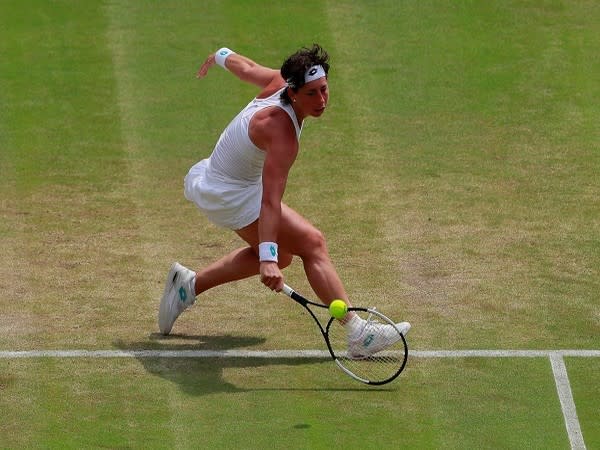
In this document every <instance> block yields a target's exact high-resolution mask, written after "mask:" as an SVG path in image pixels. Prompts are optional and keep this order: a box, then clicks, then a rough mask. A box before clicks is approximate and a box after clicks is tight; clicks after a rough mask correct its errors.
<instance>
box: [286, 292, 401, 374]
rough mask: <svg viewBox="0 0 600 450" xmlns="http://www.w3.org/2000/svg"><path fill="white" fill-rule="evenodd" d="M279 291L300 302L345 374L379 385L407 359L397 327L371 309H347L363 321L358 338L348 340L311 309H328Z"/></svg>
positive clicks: (335, 324)
mask: <svg viewBox="0 0 600 450" xmlns="http://www.w3.org/2000/svg"><path fill="white" fill-rule="evenodd" d="M282 292H283V293H284V294H285V295H287V296H288V297H290V298H291V299H292V300H295V301H296V302H297V303H300V304H301V305H302V306H304V308H306V310H307V311H308V312H309V314H310V315H311V316H312V318H313V319H314V320H315V322H316V323H317V325H318V326H319V330H320V331H321V334H322V335H323V338H324V339H325V343H326V344H327V349H328V350H329V353H330V355H331V358H332V359H333V360H334V361H335V363H336V364H337V365H338V367H339V368H340V369H342V370H343V371H344V372H345V373H346V374H347V375H349V376H350V377H352V378H354V379H355V380H358V381H360V382H363V383H366V384H370V385H382V384H386V383H389V382H390V381H392V380H394V379H395V378H396V377H397V376H398V375H400V373H401V372H402V370H404V367H405V366H406V361H407V359H408V345H407V344H406V339H405V338H404V335H403V334H402V333H401V330H400V329H399V328H398V326H397V325H396V324H395V323H394V322H393V321H392V320H391V319H390V318H388V317H387V316H385V315H384V314H382V313H380V312H379V311H376V310H375V309H374V308H358V307H357V308H355V307H350V308H348V312H349V313H350V312H352V313H354V314H356V315H357V316H359V317H360V318H362V319H364V322H362V324H361V327H360V328H359V330H358V331H360V333H359V334H358V336H356V337H354V336H353V338H352V339H350V338H349V337H348V333H347V331H346V329H345V327H344V326H342V325H341V324H340V323H339V322H338V320H336V319H334V318H333V317H331V316H329V321H328V322H327V323H326V325H325V326H323V325H322V323H321V321H320V320H319V319H318V318H317V315H316V314H315V312H314V311H313V310H312V309H311V307H318V308H325V309H328V306H327V305H323V304H321V303H315V302H312V301H310V300H308V299H306V298H304V297H303V296H302V295H300V294H299V293H297V292H296V291H294V290H293V289H292V288H291V287H289V286H288V285H286V284H284V285H283V290H282Z"/></svg>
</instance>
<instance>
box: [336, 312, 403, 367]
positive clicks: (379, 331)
mask: <svg viewBox="0 0 600 450" xmlns="http://www.w3.org/2000/svg"><path fill="white" fill-rule="evenodd" d="M396 328H398V330H400V333H402V335H403V336H406V334H407V333H408V330H410V323H408V322H400V323H397V324H396ZM399 340H400V336H399V335H398V332H397V331H396V330H395V329H394V328H393V327H392V326H391V325H389V324H382V323H379V322H374V321H365V324H364V327H363V329H362V331H361V332H360V334H359V335H358V336H356V337H349V338H348V357H349V358H356V359H359V358H368V357H369V356H371V355H373V354H374V353H377V352H379V351H381V350H383V349H385V348H387V347H389V346H390V345H393V344H395V343H396V342H398V341H399Z"/></svg>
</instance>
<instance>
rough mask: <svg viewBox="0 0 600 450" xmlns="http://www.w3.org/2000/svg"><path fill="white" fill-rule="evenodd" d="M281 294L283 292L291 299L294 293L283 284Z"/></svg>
mask: <svg viewBox="0 0 600 450" xmlns="http://www.w3.org/2000/svg"><path fill="white" fill-rule="evenodd" d="M281 292H283V293H284V294H285V295H287V296H288V297H291V296H292V294H293V293H294V290H293V289H292V288H291V287H289V286H288V285H287V284H285V283H284V284H283V289H282V290H281Z"/></svg>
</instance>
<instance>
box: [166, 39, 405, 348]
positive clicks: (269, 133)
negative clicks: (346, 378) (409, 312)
mask: <svg viewBox="0 0 600 450" xmlns="http://www.w3.org/2000/svg"><path fill="white" fill-rule="evenodd" d="M328 60H329V57H328V54H327V52H326V51H325V50H324V49H323V48H321V47H320V46H319V45H316V44H315V45H313V46H312V47H311V48H302V49H300V50H299V51H297V52H296V53H294V54H293V55H291V56H290V57H289V58H287V59H286V60H285V61H284V63H283V65H282V66H281V69H280V70H276V69H271V68H268V67H264V66H262V65H260V64H258V63H256V62H254V61H253V60H251V59H249V58H247V57H245V56H242V55H240V54H238V53H235V52H234V51H232V50H230V49H228V48H221V49H220V50H218V51H217V52H215V53H213V54H210V55H209V56H208V58H207V59H206V60H205V61H204V63H203V64H202V66H201V67H200V69H199V71H198V74H197V77H198V78H203V77H205V76H206V75H207V73H208V72H209V70H210V69H211V68H212V67H213V66H215V65H218V66H220V67H221V68H222V69H225V71H229V72H230V73H231V74H233V75H234V76H236V77H237V78H239V79H240V80H242V81H244V82H247V83H250V84H253V85H255V86H257V87H258V88H259V89H260V92H259V94H258V95H257V96H256V98H254V99H253V100H252V101H251V102H250V103H248V105H247V106H246V107H245V108H244V109H243V110H242V111H241V112H240V113H239V114H238V115H237V116H236V117H235V118H234V119H233V120H232V121H231V122H230V123H229V125H227V127H226V128H225V130H224V131H223V132H222V133H221V136H220V137H219V139H218V141H217V143H216V145H215V147H214V150H213V152H212V154H211V155H210V157H209V158H207V159H203V160H202V161H200V162H198V163H197V164H196V165H194V166H193V167H192V168H191V169H190V171H189V173H188V174H187V176H186V177H185V181H184V190H185V197H186V198H187V199H188V200H190V201H191V202H193V203H195V204H196V206H197V207H198V208H199V209H200V211H202V212H203V213H204V214H205V215H206V217H207V218H208V219H209V220H210V221H211V222H213V223H215V224H216V225H219V226H221V227H224V228H228V229H230V230H233V231H234V232H235V233H237V234H238V236H239V237H240V238H242V239H243V240H244V241H245V243H246V245H245V246H244V247H242V248H239V249H237V250H234V251H233V252H231V253H229V254H228V255H225V256H223V257H222V258H221V259H219V260H217V261H215V262H214V263H212V264H210V265H209V266H208V267H205V268H203V269H201V270H199V271H198V272H193V271H191V270H189V269H187V268H185V267H183V266H182V265H180V264H179V263H174V264H173V266H172V267H171V270H170V271H169V274H168V277H167V281H166V286H165V290H164V295H163V298H162V300H161V304H160V309H159V318H158V319H159V320H158V322H159V329H160V332H161V333H162V334H165V335H166V334H169V333H170V332H171V328H172V327H173V324H174V322H175V320H176V319H177V317H178V316H179V315H180V314H181V312H183V311H184V310H185V309H186V308H188V307H189V306H190V305H192V304H193V303H194V302H195V299H196V296H197V295H199V294H201V293H203V292H205V291H206V290H208V289H210V288H213V287H215V286H218V285H221V284H223V283H227V282H231V281H235V280H240V279H243V278H247V277H250V276H254V275H260V280H261V282H262V283H263V284H265V286H267V287H268V288H269V289H272V290H274V291H280V290H281V289H282V288H283V283H284V278H283V275H282V273H281V269H283V268H285V267H287V266H288V265H289V264H290V263H291V262H292V257H293V256H294V255H296V256H299V257H300V258H301V259H302V263H303V265H304V271H305V273H306V276H307V278H308V281H309V283H310V285H311V287H312V289H313V290H314V292H315V294H316V295H317V296H318V297H319V299H320V300H321V301H322V302H324V303H325V304H329V303H330V302H331V301H332V300H333V299H343V300H345V301H346V302H347V303H348V304H349V302H348V296H347V295H346V291H345V289H344V286H343V284H342V282H341V280H340V278H339V276H338V274H337V272H336V270H335V268H334V266H333V263H332V261H331V258H330V256H329V252H328V250H327V244H326V242H325V238H324V236H323V234H322V233H321V231H319V230H318V229H317V228H315V227H314V226H313V225H312V224H311V223H310V222H309V221H308V220H306V219H305V218H304V217H302V216H301V215H300V214H299V213H297V212H296V211H294V210H293V209H292V208H290V207H289V206H287V205H286V204H284V203H283V202H282V198H283V194H284V191H285V187H286V182H287V178H288V174H289V171H290V168H291V167H292V164H293V163H294V161H295V159H296V156H297V155H298V151H299V139H300V134H301V132H302V125H303V123H304V120H305V119H307V118H308V117H321V115H322V114H323V113H324V112H325V109H326V108H327V103H328V101H329V86H328V82H327V74H328V72H329V62H328ZM348 316H350V317H347V318H346V319H345V321H344V325H345V326H346V327H347V329H348V333H349V339H350V340H351V341H352V342H355V341H360V339H361V336H364V335H365V333H368V330H365V327H364V324H361V323H360V321H361V320H362V319H360V318H359V317H358V316H356V315H353V314H349V315H348ZM398 326H399V328H400V331H401V332H402V333H403V334H405V333H406V332H408V330H409V328H410V324H409V323H408V322H402V323H400V324H398ZM367 341H368V342H370V345H369V347H370V348H369V349H365V352H369V351H370V352H371V353H372V352H373V351H377V350H380V349H382V348H384V347H385V346H386V343H385V342H371V341H372V339H366V340H365V342H367ZM354 347H356V345H354Z"/></svg>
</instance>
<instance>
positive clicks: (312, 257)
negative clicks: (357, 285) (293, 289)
mask: <svg viewBox="0 0 600 450" xmlns="http://www.w3.org/2000/svg"><path fill="white" fill-rule="evenodd" d="M278 244H279V248H280V249H283V250H284V251H286V252H288V253H291V254H293V255H298V256H299V257H300V258H301V259H302V263H303V265H304V272H305V273H306V277H307V279H308V282H309V283H310V285H311V288H312V289H313V291H314V292H315V294H316V295H317V297H318V298H319V299H320V300H321V301H322V302H323V303H326V304H329V303H330V302H331V301H332V300H333V299H338V298H339V299H342V300H344V301H346V302H348V296H347V295H346V290H345V289H344V285H343V283H342V281H341V279H340V277H339V275H338V273H337V271H336V269H335V267H334V265H333V262H332V261H331V257H330V256H329V250H328V249H327V242H326V241H325V237H324V236H323V233H322V232H321V231H320V230H318V229H317V228H316V227H315V226H314V225H312V224H311V223H310V222H309V221H308V220H306V219H305V218H304V217H302V216H301V215H300V214H298V213H297V212H296V211H294V210H293V209H292V208H290V207H289V206H287V205H285V204H282V205H281V224H280V229H279V235H278Z"/></svg>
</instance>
